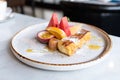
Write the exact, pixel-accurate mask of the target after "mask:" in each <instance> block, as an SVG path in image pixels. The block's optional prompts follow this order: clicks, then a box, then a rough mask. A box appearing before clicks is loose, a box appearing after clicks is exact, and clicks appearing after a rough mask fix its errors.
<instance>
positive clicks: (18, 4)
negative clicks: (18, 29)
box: [7, 0, 25, 14]
mask: <svg viewBox="0 0 120 80" xmlns="http://www.w3.org/2000/svg"><path fill="white" fill-rule="evenodd" d="M7 2H8V6H9V7H11V8H13V10H14V11H18V8H20V10H21V13H22V14H24V8H23V7H24V6H25V0H7Z"/></svg>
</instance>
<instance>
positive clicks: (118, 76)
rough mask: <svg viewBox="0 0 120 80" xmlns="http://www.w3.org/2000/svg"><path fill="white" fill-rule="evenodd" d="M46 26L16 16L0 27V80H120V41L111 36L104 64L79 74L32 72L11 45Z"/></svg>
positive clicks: (40, 21) (38, 20) (32, 69)
mask: <svg viewBox="0 0 120 80" xmlns="http://www.w3.org/2000/svg"><path fill="white" fill-rule="evenodd" d="M43 22H45V21H44V20H42V19H38V18H33V17H29V16H25V15H20V14H16V13H15V16H14V18H13V19H11V20H9V21H7V22H4V23H0V80H120V37H116V36H111V35H110V38H111V39H112V43H113V46H112V49H111V51H110V52H109V55H108V56H107V57H106V58H105V59H104V61H102V62H101V63H99V64H97V65H95V66H92V67H89V68H86V69H82V70H77V71H68V72H57V71H47V70H41V69H36V68H32V67H30V66H27V65H25V64H23V63H22V62H20V61H19V60H18V59H16V57H15V56H14V55H13V53H12V52H11V50H10V48H9V43H10V40H11V38H12V37H13V35H15V33H17V32H18V31H20V30H22V29H23V28H25V27H27V26H29V25H33V24H38V23H43Z"/></svg>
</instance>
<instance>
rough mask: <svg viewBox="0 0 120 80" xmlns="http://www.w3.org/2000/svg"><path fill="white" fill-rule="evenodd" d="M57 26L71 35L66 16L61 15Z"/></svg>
mask: <svg viewBox="0 0 120 80" xmlns="http://www.w3.org/2000/svg"><path fill="white" fill-rule="evenodd" d="M59 28H60V29H62V30H63V31H64V32H65V33H66V35H67V36H70V35H71V32H70V29H69V25H68V20H67V17H63V18H62V19H61V21H60V25H59Z"/></svg>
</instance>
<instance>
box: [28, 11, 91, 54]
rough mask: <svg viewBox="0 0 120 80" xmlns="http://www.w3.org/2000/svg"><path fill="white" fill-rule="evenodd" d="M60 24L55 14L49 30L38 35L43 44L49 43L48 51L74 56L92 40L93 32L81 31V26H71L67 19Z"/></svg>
mask: <svg viewBox="0 0 120 80" xmlns="http://www.w3.org/2000/svg"><path fill="white" fill-rule="evenodd" d="M58 22H59V21H58V18H57V14H56V13H53V15H52V17H51V19H50V22H49V24H48V26H47V28H46V29H45V30H44V31H40V32H38V34H37V39H38V40H39V41H40V42H41V43H47V45H48V49H50V50H52V51H55V50H59V51H60V52H61V53H63V54H65V55H68V56H72V55H73V54H74V53H75V52H76V51H77V49H79V48H81V47H82V46H83V45H84V44H85V43H87V42H88V41H89V40H90V39H91V32H90V31H87V30H85V29H81V24H75V25H73V26H71V25H69V24H68V19H67V17H63V18H62V19H61V21H60V23H58ZM29 51H30V50H29Z"/></svg>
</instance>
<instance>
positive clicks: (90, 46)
mask: <svg viewBox="0 0 120 80" xmlns="http://www.w3.org/2000/svg"><path fill="white" fill-rule="evenodd" d="M88 47H89V49H91V50H98V49H100V48H101V46H99V45H95V44H90V45H88Z"/></svg>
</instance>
